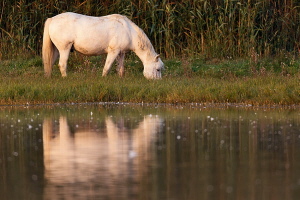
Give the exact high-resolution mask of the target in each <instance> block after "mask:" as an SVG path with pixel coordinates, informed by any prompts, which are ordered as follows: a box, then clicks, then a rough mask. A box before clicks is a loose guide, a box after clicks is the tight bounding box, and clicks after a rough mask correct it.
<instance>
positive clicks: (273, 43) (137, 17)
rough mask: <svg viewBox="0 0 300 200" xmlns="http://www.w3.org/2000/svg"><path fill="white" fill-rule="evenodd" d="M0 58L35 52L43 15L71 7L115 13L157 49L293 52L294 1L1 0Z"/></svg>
mask: <svg viewBox="0 0 300 200" xmlns="http://www.w3.org/2000/svg"><path fill="white" fill-rule="evenodd" d="M0 4H1V5H0V59H10V58H14V57H20V56H23V57H24V56H26V55H40V53H41V51H40V50H41V45H42V31H43V24H44V21H45V20H46V18H48V17H51V16H54V15H56V14H59V13H62V12H65V11H72V12H77V13H81V14H86V15H95V16H102V15H107V14H112V13H120V14H124V15H126V16H128V17H129V18H130V19H131V20H133V21H134V22H135V23H136V24H137V25H138V26H140V27H141V28H142V29H143V30H144V31H145V32H146V34H147V35H148V36H149V38H150V40H151V41H152V42H153V45H154V46H155V48H156V49H157V51H158V52H159V53H161V54H162V55H164V56H165V57H166V58H174V57H178V56H186V57H194V56H196V57H199V56H201V57H204V58H207V59H211V58H240V57H243V58H252V59H253V60H254V61H255V60H257V58H260V57H268V56H274V55H276V56H277V55H282V54H286V53H287V52H288V53H289V55H292V56H295V55H297V54H298V53H299V49H300V2H299V1H297V0H285V1H277V0H218V1H215V0H176V1H174V0H161V1H158V0H147V1H142V0H101V1H96V0H74V1H66V0H61V1H56V0H55V1H45V0H34V1H28V0H2V2H1V3H0Z"/></svg>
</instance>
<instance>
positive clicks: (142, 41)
mask: <svg viewBox="0 0 300 200" xmlns="http://www.w3.org/2000/svg"><path fill="white" fill-rule="evenodd" d="M127 21H129V23H130V24H131V26H132V27H133V28H134V30H135V31H136V33H137V38H138V48H139V49H140V50H142V51H148V54H149V55H151V54H152V55H153V56H156V53H155V50H154V47H153V45H152V44H151V42H150V40H149V38H148V37H147V35H146V34H145V32H144V31H143V30H142V29H141V28H140V27H138V26H137V25H136V24H135V23H134V22H132V21H131V20H129V19H128V18H127Z"/></svg>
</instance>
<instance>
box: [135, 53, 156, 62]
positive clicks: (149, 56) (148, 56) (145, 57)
mask: <svg viewBox="0 0 300 200" xmlns="http://www.w3.org/2000/svg"><path fill="white" fill-rule="evenodd" d="M134 52H135V54H136V55H137V56H138V57H139V58H140V59H141V61H142V62H143V63H144V64H146V63H149V62H151V61H153V60H154V59H155V55H154V53H153V52H151V51H150V50H137V51H134Z"/></svg>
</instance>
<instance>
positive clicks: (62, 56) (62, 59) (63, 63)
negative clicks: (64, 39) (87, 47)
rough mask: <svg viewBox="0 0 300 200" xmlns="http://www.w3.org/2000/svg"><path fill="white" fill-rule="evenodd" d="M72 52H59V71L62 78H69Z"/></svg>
mask: <svg viewBox="0 0 300 200" xmlns="http://www.w3.org/2000/svg"><path fill="white" fill-rule="evenodd" d="M69 54H70V50H64V51H60V52H59V64H58V65H59V69H60V73H61V75H62V77H66V76H67V61H68V58H69Z"/></svg>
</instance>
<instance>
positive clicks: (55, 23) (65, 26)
mask: <svg viewBox="0 0 300 200" xmlns="http://www.w3.org/2000/svg"><path fill="white" fill-rule="evenodd" d="M132 24H133V22H131V21H130V20H129V19H128V18H127V17H125V16H123V15H119V14H112V15H107V16H102V17H93V16H86V15H81V14H77V13H71V12H67V13H62V14H59V15H56V16H54V17H52V20H51V24H50V27H49V32H50V36H51V39H52V41H53V43H54V44H55V46H57V48H58V49H63V48H67V49H68V48H70V45H69V44H72V45H73V46H74V48H75V49H76V50H77V51H79V52H81V53H83V54H87V55H98V54H102V53H107V51H108V49H109V48H119V49H122V50H132V37H133V35H134V33H135V32H134V30H135V29H134V28H133V27H132Z"/></svg>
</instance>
